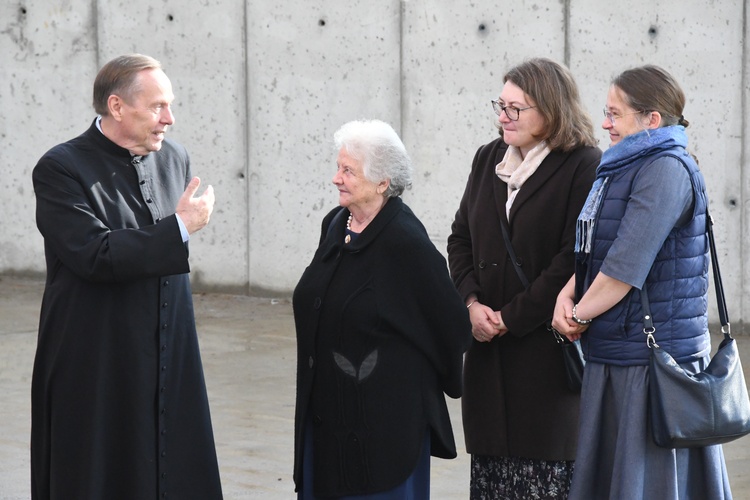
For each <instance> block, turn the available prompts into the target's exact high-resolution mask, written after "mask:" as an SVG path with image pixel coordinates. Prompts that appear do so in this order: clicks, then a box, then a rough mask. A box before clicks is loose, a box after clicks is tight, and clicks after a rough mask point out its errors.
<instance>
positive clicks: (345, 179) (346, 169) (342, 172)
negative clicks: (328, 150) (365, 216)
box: [333, 148, 387, 211]
mask: <svg viewBox="0 0 750 500" xmlns="http://www.w3.org/2000/svg"><path fill="white" fill-rule="evenodd" d="M336 165H337V169H336V175H334V176H333V183H334V184H335V185H336V187H337V188H338V190H339V205H341V206H342V207H347V208H348V209H349V211H352V210H368V209H371V208H375V207H378V208H379V207H380V206H381V205H382V203H383V193H384V192H385V188H386V187H387V182H385V181H384V182H381V183H379V184H376V183H374V182H371V181H370V180H368V179H367V178H366V177H365V173H364V169H363V168H362V163H361V162H360V161H359V160H357V159H356V158H354V157H353V156H351V155H350V154H349V153H347V152H346V149H345V148H341V149H340V150H339V155H338V158H336Z"/></svg>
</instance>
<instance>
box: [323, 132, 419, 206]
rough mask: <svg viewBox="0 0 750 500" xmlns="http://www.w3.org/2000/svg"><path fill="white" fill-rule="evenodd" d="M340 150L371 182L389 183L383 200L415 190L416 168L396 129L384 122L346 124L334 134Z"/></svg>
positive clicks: (334, 139)
mask: <svg viewBox="0 0 750 500" xmlns="http://www.w3.org/2000/svg"><path fill="white" fill-rule="evenodd" d="M333 141H334V143H335V145H336V150H337V151H338V150H340V149H341V148H344V150H345V151H346V152H347V153H348V154H349V155H351V156H352V157H353V158H355V159H356V160H358V161H360V162H361V163H362V170H363V171H364V175H365V177H366V178H367V180H369V181H370V182H374V183H378V182H380V181H383V180H386V179H389V180H390V183H389V185H388V189H386V191H385V193H383V196H385V197H386V198H394V197H396V196H399V195H400V194H401V193H403V192H404V189H406V188H408V187H409V186H411V173H412V165H411V159H410V158H409V155H408V154H407V152H406V147H404V143H403V142H401V139H400V138H399V136H398V134H397V133H396V131H395V130H393V127H391V126H390V125H388V124H387V123H385V122H383V121H380V120H355V121H351V122H349V123H345V124H344V125H342V126H341V128H339V129H338V130H337V131H336V133H335V134H333Z"/></svg>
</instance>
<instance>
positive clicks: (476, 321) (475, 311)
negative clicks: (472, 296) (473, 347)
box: [469, 300, 508, 342]
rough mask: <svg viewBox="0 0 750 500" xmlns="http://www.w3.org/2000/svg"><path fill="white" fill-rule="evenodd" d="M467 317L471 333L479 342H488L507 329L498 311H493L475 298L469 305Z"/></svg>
mask: <svg viewBox="0 0 750 500" xmlns="http://www.w3.org/2000/svg"><path fill="white" fill-rule="evenodd" d="M469 319H470V320H471V333H472V335H474V338H475V339H477V341H479V342H489V341H490V340H492V339H493V338H494V337H498V336H502V335H504V334H505V332H507V331H508V328H507V327H506V326H505V323H503V320H502V317H501V316H500V312H499V311H493V310H492V308H490V307H487V306H485V305H484V304H480V303H479V302H478V301H476V300H475V301H474V302H473V303H471V304H470V305H469Z"/></svg>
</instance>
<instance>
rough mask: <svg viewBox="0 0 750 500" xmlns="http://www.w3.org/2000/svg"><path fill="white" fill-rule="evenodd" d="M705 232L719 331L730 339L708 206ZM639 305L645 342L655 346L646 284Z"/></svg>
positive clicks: (727, 316) (712, 223)
mask: <svg viewBox="0 0 750 500" xmlns="http://www.w3.org/2000/svg"><path fill="white" fill-rule="evenodd" d="M706 232H707V233H708V247H709V250H710V251H711V269H712V270H713V275H714V288H715V290H716V305H717V307H718V309H719V321H721V332H722V333H723V334H724V338H725V339H731V338H732V333H731V325H730V324H729V312H728V311H727V299H726V296H725V295H724V284H723V283H722V281H721V270H720V269H719V259H718V255H717V252H716V241H715V240H714V219H713V217H711V214H709V213H708V207H706ZM641 307H642V308H643V333H645V334H646V343H647V344H648V346H649V347H652V346H656V347H659V346H658V345H657V344H656V341H655V340H654V332H656V328H655V327H654V319H653V317H652V316H651V308H650V307H649V302H648V292H646V284H645V283H644V284H643V288H642V289H641Z"/></svg>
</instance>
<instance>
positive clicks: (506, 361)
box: [448, 139, 601, 460]
mask: <svg viewBox="0 0 750 500" xmlns="http://www.w3.org/2000/svg"><path fill="white" fill-rule="evenodd" d="M506 148H507V146H506V145H505V144H504V143H503V142H502V139H497V140H495V141H493V142H491V143H489V144H487V145H485V146H482V147H481V148H479V150H478V151H477V154H476V156H475V157H474V162H473V164H472V169H471V173H470V175H469V179H468V182H467V185H466V191H465V192H464V195H463V198H462V200H461V204H460V207H459V209H458V212H457V213H456V218H455V220H454V222H453V226H452V233H451V235H450V236H449V238H448V261H449V264H450V270H451V275H452V277H453V280H454V282H455V284H456V287H457V288H458V290H459V293H460V294H461V296H462V297H464V298H466V297H468V296H469V295H470V294H472V293H474V294H476V295H477V297H478V298H479V302H480V303H482V304H485V305H487V306H489V307H492V308H493V309H494V310H500V311H501V314H502V318H503V321H504V322H505V324H506V325H507V327H508V329H509V331H508V333H507V334H506V335H503V336H502V337H499V338H495V339H494V340H492V341H491V342H489V343H480V342H476V341H474V342H473V343H472V345H471V348H470V349H469V351H468V352H467V354H466V361H465V366H464V395H463V399H462V407H463V424H464V434H465V436H466V447H467V450H468V451H469V453H472V454H477V455H491V456H513V457H524V458H532V459H542V460H573V459H574V458H575V451H576V439H577V422H578V404H579V395H578V394H573V393H571V392H570V391H569V390H568V389H567V386H566V384H565V375H564V367H563V363H562V354H561V350H560V347H559V346H558V345H557V343H556V342H555V339H554V336H553V335H552V333H550V332H549V331H547V327H546V322H548V321H549V320H550V319H551V317H552V312H553V309H554V305H555V301H556V298H557V294H558V293H559V291H560V289H561V288H562V287H563V286H564V285H565V283H567V281H568V280H569V279H570V277H571V276H572V275H573V267H574V266H573V264H574V257H573V249H574V245H575V222H576V219H577V217H578V213H579V212H580V209H581V207H582V206H583V203H584V201H585V200H586V196H587V194H588V192H589V189H590V188H591V184H592V182H593V180H594V173H595V170H596V167H597V165H598V163H599V159H600V157H601V151H600V150H599V149H597V148H589V147H584V148H579V149H577V150H574V151H572V152H569V153H563V152H560V151H553V152H551V153H550V154H549V155H548V156H547V157H546V158H545V159H544V160H543V161H542V163H541V165H540V166H539V168H538V169H537V171H536V172H535V173H534V174H533V175H532V176H531V177H529V179H528V180H527V181H526V182H525V183H524V185H523V187H522V188H521V189H520V191H519V192H518V194H517V196H516V199H515V201H514V203H513V206H512V208H511V214H510V238H511V243H512V245H513V248H514V250H515V252H516V256H517V258H518V259H519V260H520V261H521V264H522V266H521V267H522V269H523V270H524V273H525V274H526V276H527V278H528V279H529V281H530V282H531V286H530V287H529V289H526V290H525V289H524V286H523V284H522V283H521V281H520V279H519V277H518V275H517V274H516V271H515V269H514V268H513V264H512V262H511V261H510V258H509V256H508V252H507V250H506V248H505V243H504V241H503V236H502V231H501V228H500V224H501V221H505V222H506V223H507V217H506V215H505V213H506V212H505V203H506V201H507V199H508V186H507V184H506V183H505V182H503V181H501V180H500V178H498V176H497V175H496V174H495V166H496V165H497V164H498V163H500V161H502V159H503V156H504V154H505V151H506Z"/></svg>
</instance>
